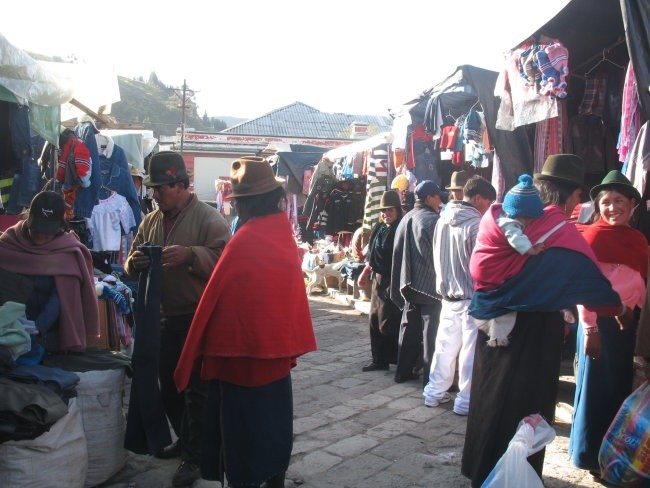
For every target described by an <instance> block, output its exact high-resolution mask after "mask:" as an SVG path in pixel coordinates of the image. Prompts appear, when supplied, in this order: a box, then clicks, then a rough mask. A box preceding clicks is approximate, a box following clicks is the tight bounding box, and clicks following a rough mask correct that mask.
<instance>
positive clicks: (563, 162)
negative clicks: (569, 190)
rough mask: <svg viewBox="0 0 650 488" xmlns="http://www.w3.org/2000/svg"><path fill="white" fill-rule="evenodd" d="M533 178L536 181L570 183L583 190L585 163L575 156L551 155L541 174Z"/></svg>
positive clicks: (536, 174)
mask: <svg viewBox="0 0 650 488" xmlns="http://www.w3.org/2000/svg"><path fill="white" fill-rule="evenodd" d="M534 176H535V179H536V180H548V181H557V182H560V183H570V184H573V185H576V186H579V187H581V188H585V163H584V161H583V160H582V158H581V157H580V156H576V155H575V154H553V155H551V156H549V157H547V158H546V161H544V166H542V172H541V173H535V175H534ZM585 189H586V188H585Z"/></svg>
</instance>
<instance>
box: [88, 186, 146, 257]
mask: <svg viewBox="0 0 650 488" xmlns="http://www.w3.org/2000/svg"><path fill="white" fill-rule="evenodd" d="M86 225H87V227H88V230H89V231H90V233H91V236H92V243H93V251H119V250H120V244H121V239H120V238H121V236H122V234H123V233H124V234H126V233H127V232H128V231H129V230H130V229H132V228H134V227H137V225H136V223H135V218H134V217H133V211H132V209H131V207H129V204H128V202H127V201H126V198H124V197H123V196H122V195H119V194H118V193H116V192H113V193H112V194H111V195H110V196H109V197H108V198H106V199H104V200H102V199H100V200H99V203H98V204H97V205H95V207H94V208H93V213H92V215H91V216H90V218H89V219H86Z"/></svg>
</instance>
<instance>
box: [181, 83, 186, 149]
mask: <svg viewBox="0 0 650 488" xmlns="http://www.w3.org/2000/svg"><path fill="white" fill-rule="evenodd" d="M186 92H187V83H186V80H185V79H183V102H182V105H181V110H182V115H181V154H183V143H184V142H185V100H186Z"/></svg>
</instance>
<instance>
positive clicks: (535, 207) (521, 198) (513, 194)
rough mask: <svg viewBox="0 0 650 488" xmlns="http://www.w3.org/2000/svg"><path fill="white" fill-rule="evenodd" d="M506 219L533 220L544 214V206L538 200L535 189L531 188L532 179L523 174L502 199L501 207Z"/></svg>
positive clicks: (539, 199) (537, 193)
mask: <svg viewBox="0 0 650 488" xmlns="http://www.w3.org/2000/svg"><path fill="white" fill-rule="evenodd" d="M501 208H502V209H503V211H504V212H505V213H507V214H508V217H510V218H512V219H514V218H516V217H524V218H529V219H534V218H537V217H541V216H542V214H543V213H544V204H543V203H542V200H541V198H539V192H538V191H537V188H535V187H534V186H533V178H532V176H530V175H526V174H523V175H521V176H520V177H519V183H518V184H517V185H515V186H513V187H512V188H511V189H510V191H509V192H508V193H506V196H505V197H504V198H503V205H502V207H501Z"/></svg>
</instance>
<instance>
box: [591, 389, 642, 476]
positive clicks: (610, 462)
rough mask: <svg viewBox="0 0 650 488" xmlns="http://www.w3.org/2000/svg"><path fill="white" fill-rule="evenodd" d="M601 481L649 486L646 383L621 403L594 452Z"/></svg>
mask: <svg viewBox="0 0 650 488" xmlns="http://www.w3.org/2000/svg"><path fill="white" fill-rule="evenodd" d="M598 463H599V464H600V469H601V475H602V477H603V479H604V480H605V481H608V482H610V483H614V484H616V486H622V487H626V488H633V487H642V486H650V383H648V382H647V381H646V382H645V383H643V384H642V385H641V386H639V388H637V389H636V390H635V391H634V392H633V393H632V394H631V395H630V396H629V397H627V399H626V400H625V401H624V402H623V405H621V408H620V409H619V410H618V413H617V414H616V417H614V420H613V421H612V424H611V425H610V426H609V429H607V433H606V434H605V437H604V438H603V443H602V445H601V446H600V452H599V453H598Z"/></svg>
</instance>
